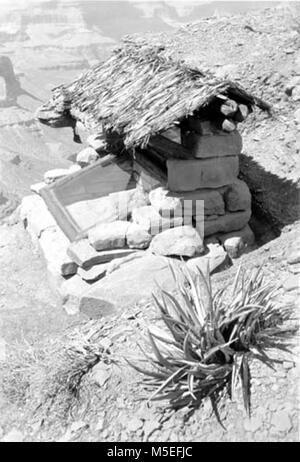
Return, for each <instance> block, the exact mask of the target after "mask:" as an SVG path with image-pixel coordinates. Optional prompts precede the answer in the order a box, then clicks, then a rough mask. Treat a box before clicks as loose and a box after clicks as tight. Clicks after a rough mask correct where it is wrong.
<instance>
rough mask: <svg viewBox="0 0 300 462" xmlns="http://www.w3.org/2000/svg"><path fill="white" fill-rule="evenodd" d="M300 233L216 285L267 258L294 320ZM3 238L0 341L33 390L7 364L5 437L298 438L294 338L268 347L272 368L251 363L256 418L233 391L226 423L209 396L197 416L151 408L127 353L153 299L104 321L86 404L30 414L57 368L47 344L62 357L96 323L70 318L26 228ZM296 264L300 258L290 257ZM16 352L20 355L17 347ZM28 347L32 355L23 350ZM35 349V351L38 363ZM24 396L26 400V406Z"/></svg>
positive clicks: (86, 384) (9, 230) (225, 406)
mask: <svg viewBox="0 0 300 462" xmlns="http://www.w3.org/2000/svg"><path fill="white" fill-rule="evenodd" d="M298 234H299V226H298V225H294V226H290V228H288V229H286V230H285V231H284V232H283V233H282V235H281V237H280V238H278V239H276V240H274V241H272V242H269V243H268V244H266V245H264V246H263V247H261V248H260V249H258V250H256V251H254V252H252V253H251V254H248V255H244V256H243V257H241V258H240V259H239V261H236V263H235V264H234V266H233V267H232V268H230V269H228V270H226V271H224V272H221V273H218V274H216V275H214V276H213V278H212V281H213V285H214V287H215V289H217V288H219V287H222V286H224V285H228V284H229V283H230V281H231V280H232V276H233V274H234V273H235V271H236V270H237V266H238V264H239V263H241V264H242V265H243V266H246V267H247V268H252V267H257V266H259V265H261V264H262V265H263V268H264V272H265V274H266V277H267V279H268V280H270V279H271V280H272V281H274V282H275V281H276V282H277V283H278V284H279V286H280V299H279V302H280V303H282V304H284V305H286V304H291V305H292V306H293V307H294V310H295V315H296V316H297V310H298V300H299V284H298V274H299V272H300V267H299V260H300V259H299V249H300V242H299V238H298ZM1 237H2V238H3V239H2V241H1V242H3V244H2V245H1V271H2V272H5V275H6V276H7V277H6V278H5V280H6V281H8V284H6V285H5V286H3V287H1V291H0V292H1V295H2V305H1V315H2V320H3V321H2V339H4V340H5V342H6V353H7V357H8V358H9V360H10V361H14V362H15V364H14V365H13V367H12V370H14V366H15V368H16V369H17V371H18V370H19V369H18V368H19V367H20V361H21V371H22V369H23V374H24V376H25V377H26V378H28V377H27V376H26V369H28V370H29V371H30V373H31V377H30V380H31V385H30V387H31V388H28V384H27V383H25V382H26V380H25V379H24V376H22V375H21V377H20V376H18V375H17V374H16V373H15V374H14V379H15V382H11V378H10V379H7V377H11V376H10V375H8V376H7V369H6V367H7V366H6V367H5V368H4V370H3V369H2V377H4V378H5V380H4V385H5V386H4V387H3V388H2V392H1V400H0V403H1V416H2V423H1V433H2V437H3V440H4V441H9V440H15V439H19V440H26V441H30V440H34V441H36V440H42V441H44V440H51V441H53V440H60V441H94V440H97V441H128V440H132V441H297V440H298V437H299V419H298V416H299V392H298V377H299V361H298V358H299V340H298V338H297V337H295V338H294V340H293V341H292V348H291V350H292V353H291V354H288V353H284V354H283V353H278V351H273V352H271V356H272V357H274V358H275V359H276V358H277V359H281V360H282V361H283V363H280V364H278V365H275V369H274V370H273V371H272V370H270V369H268V368H267V367H266V366H262V365H261V364H258V363H256V362H255V361H254V362H253V363H252V365H251V370H252V417H251V419H250V420H249V418H248V417H247V415H246V413H245V411H244V410H243V404H242V398H241V395H240V394H238V396H237V397H236V399H235V400H234V401H230V400H229V398H228V397H227V398H224V399H223V400H222V402H221V406H220V416H221V419H222V422H223V425H224V427H225V428H222V427H221V426H220V424H219V423H218V422H217V420H216V417H215V416H214V414H213V413H212V409H211V406H210V403H209V402H204V403H203V405H202V407H201V408H200V409H198V410H196V411H195V412H194V413H191V415H189V414H188V413H187V411H186V410H180V411H177V412H173V411H168V410H166V408H165V407H164V406H161V405H156V404H153V405H151V406H150V408H148V407H147V406H146V403H145V399H144V398H145V394H144V390H143V387H142V385H141V383H140V381H141V377H140V376H139V374H138V373H136V372H134V371H133V370H132V369H131V368H129V367H128V365H127V364H126V362H125V361H124V358H127V359H130V358H134V357H135V356H133V351H136V344H137V341H141V337H140V335H141V332H144V331H145V328H146V326H147V325H149V322H153V318H154V317H155V316H156V314H157V313H156V312H155V310H154V308H153V306H152V303H151V302H146V301H144V302H141V303H138V304H136V305H135V306H132V307H130V308H128V309H126V310H125V311H123V312H122V314H120V315H117V316H113V317H110V318H105V319H104V320H103V322H102V321H100V324H101V329H103V333H102V334H101V337H102V338H101V342H102V344H103V345H104V347H105V348H106V349H107V355H106V356H105V357H104V358H103V360H101V361H100V362H99V363H98V364H97V365H96V366H95V367H94V368H93V369H92V370H91V371H90V372H89V373H88V374H87V376H86V377H85V379H84V381H83V383H82V386H81V393H80V400H79V402H78V403H77V401H76V400H75V409H74V410H73V413H72V415H71V416H68V418H65V417H64V418H63V419H62V415H61V412H62V411H63V405H62V404H61V402H59V403H57V404H54V406H53V410H52V411H51V413H46V416H43V417H41V415H39V414H37V415H32V406H33V403H34V402H35V399H36V396H37V395H38V394H39V393H40V390H39V391H38V388H39V386H40V383H41V382H42V383H44V386H45V382H43V381H42V379H41V377H43V375H45V374H46V371H48V373H49V369H47V367H49V364H50V366H51V367H54V365H55V359H54V358H55V356H54V357H52V356H51V355H52V353H51V351H52V347H51V345H52V344H53V346H54V351H55V352H56V353H55V354H57V350H58V349H60V348H62V345H64V342H66V340H65V338H68V337H69V336H71V333H74V331H76V329H77V328H78V326H80V327H79V328H80V329H82V331H84V329H91V328H92V326H93V327H94V326H95V324H90V322H88V324H86V321H85V320H84V319H83V318H81V319H78V318H73V317H67V316H66V315H64V313H63V311H62V310H61V309H60V307H59V303H58V301H57V299H56V298H55V297H54V296H53V293H51V291H50V289H49V287H48V285H47V281H46V280H41V278H40V274H41V272H44V271H45V267H44V262H43V261H41V259H40V257H39V256H38V255H35V256H34V257H33V256H32V250H33V249H32V248H31V244H30V241H29V239H28V236H26V233H25V232H24V231H23V230H22V229H21V227H20V225H18V224H15V225H10V226H6V227H2V228H1ZM16 242H19V244H20V245H19V249H18V253H17V255H14V254H13V252H12V249H15V246H16ZM295 261H298V263H293V262H295ZM24 262H26V263H25V265H24ZM33 263H34V264H33ZM37 280H38V285H37ZM37 287H38V290H37ZM20 294H22V297H20ZM11 305H13V306H14V310H12V309H11ZM29 307H30V309H29ZM58 320H59V322H58ZM151 320H152V321H151ZM74 325H75V326H74ZM68 326H69V329H67V334H65V332H66V328H67V327H68ZM84 326H85V327H84ZM75 335H77V334H75ZM24 339H26V343H25V344H24ZM57 342H58V343H57ZM101 342H100V343H101ZM32 345H33V347H32ZM45 345H47V346H46V350H45ZM20 348H21V349H22V350H23V353H22V352H21V353H20ZM24 351H25V352H27V356H26V355H25V354H24ZM2 352H3V347H2ZM16 352H18V354H17V353H16ZM32 352H34V355H35V360H34V367H33V366H32V361H33V360H32V355H33V353H32ZM28 355H29V356H30V358H31V359H30V361H29V360H28ZM39 355H41V358H42V360H41V362H39V359H38V358H39ZM65 366H66V364H65ZM46 377H47V375H46ZM125 377H126V378H125ZM48 379H49V377H48ZM29 383H30V381H29ZM36 387H37V388H36ZM46 389H47V386H46ZM22 393H23V394H22ZM26 397H27V399H28V400H29V401H27V404H26V399H25V398H26ZM12 411H13V412H12ZM45 417H46V418H45ZM42 418H45V421H44V424H43V425H42V426H41V420H42Z"/></svg>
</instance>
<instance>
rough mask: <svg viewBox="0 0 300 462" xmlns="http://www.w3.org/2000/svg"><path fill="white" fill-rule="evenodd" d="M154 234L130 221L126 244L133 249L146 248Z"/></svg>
mask: <svg viewBox="0 0 300 462" xmlns="http://www.w3.org/2000/svg"><path fill="white" fill-rule="evenodd" d="M151 239H152V236H151V234H150V233H148V231H146V230H145V229H144V228H142V227H141V226H139V225H137V224H136V223H130V224H129V226H128V228H127V231H126V244H127V245H128V247H129V248H132V249H146V248H147V247H149V244H150V242H151Z"/></svg>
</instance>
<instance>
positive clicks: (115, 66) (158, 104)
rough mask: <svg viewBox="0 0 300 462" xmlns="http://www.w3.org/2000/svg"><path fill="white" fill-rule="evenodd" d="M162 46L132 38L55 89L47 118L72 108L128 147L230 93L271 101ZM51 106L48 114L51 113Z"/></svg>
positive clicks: (73, 112) (43, 116)
mask: <svg viewBox="0 0 300 462" xmlns="http://www.w3.org/2000/svg"><path fill="white" fill-rule="evenodd" d="M162 52H163V49H162V48H159V47H149V46H137V45H136V44H132V43H130V44H126V45H125V46H124V47H123V48H121V49H118V50H115V51H114V53H113V55H112V56H111V57H110V58H109V59H108V60H107V61H106V62H104V63H101V64H99V65H97V66H95V67H93V68H91V69H90V70H89V71H87V72H86V73H84V74H83V75H81V76H80V77H79V78H78V79H76V80H75V81H74V82H72V83H71V84H70V85H62V86H60V87H58V88H56V89H55V90H54V91H53V97H52V100H51V101H50V102H49V103H47V104H46V105H45V106H44V107H43V108H42V110H41V111H40V112H39V115H38V117H39V118H40V119H44V120H45V119H47V117H49V112H51V110H52V112H51V113H52V114H53V109H54V111H55V112H56V113H57V115H58V116H59V115H61V116H63V115H68V114H71V116H72V117H74V118H75V119H79V120H81V121H83V123H84V124H85V125H87V126H88V127H89V128H92V129H93V130H94V131H100V130H102V127H104V128H105V129H106V130H113V131H116V132H118V133H120V134H122V135H123V137H124V143H125V146H126V147H127V148H131V147H135V146H142V147H145V146H146V145H147V143H148V140H149V138H150V136H152V135H153V134H157V133H160V132H162V131H164V130H167V129H168V128H170V127H171V126H172V125H174V123H176V122H179V121H181V120H182V119H183V118H185V117H186V116H188V115H190V114H192V113H194V111H197V110H199V109H201V108H204V107H205V106H207V105H208V104H209V103H210V102H211V101H212V100H213V99H214V98H215V97H216V96H217V95H226V96H229V97H230V98H232V99H236V100H237V101H239V102H242V103H244V104H247V105H248V106H252V105H257V106H259V107H260V108H261V109H264V110H266V109H269V106H268V105H267V104H266V103H264V102H263V101H261V100H259V99H258V98H256V97H254V96H252V95H250V94H249V93H247V92H246V91H245V90H244V89H243V88H242V87H241V86H239V85H237V84H236V83H233V82H231V81H221V80H220V79H217V78H216V77H215V76H214V75H213V74H207V72H206V73H205V74H204V73H202V72H199V70H195V69H191V68H189V67H187V66H186V65H184V64H183V63H180V62H178V61H174V60H172V59H171V58H170V57H167V56H165V55H164V54H163V53H162ZM47 112H48V115H47Z"/></svg>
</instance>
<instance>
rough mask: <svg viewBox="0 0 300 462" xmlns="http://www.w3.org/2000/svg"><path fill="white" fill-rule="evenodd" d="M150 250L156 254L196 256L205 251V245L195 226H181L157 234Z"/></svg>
mask: <svg viewBox="0 0 300 462" xmlns="http://www.w3.org/2000/svg"><path fill="white" fill-rule="evenodd" d="M149 250H150V251H151V252H152V253H154V254H156V255H164V256H168V255H176V256H180V257H194V256H196V255H201V253H203V252H204V246H203V241H202V239H201V237H200V235H199V234H198V232H197V230H196V229H195V228H193V227H192V226H180V227H178V228H173V229H168V230H166V231H163V232H162V233H160V234H157V235H156V236H155V237H154V238H153V240H152V242H151V244H150V248H149Z"/></svg>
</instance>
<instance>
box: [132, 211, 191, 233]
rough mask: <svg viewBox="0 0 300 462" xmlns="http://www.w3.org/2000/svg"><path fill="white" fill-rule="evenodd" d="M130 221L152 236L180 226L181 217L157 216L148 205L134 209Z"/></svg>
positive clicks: (181, 222)
mask: <svg viewBox="0 0 300 462" xmlns="http://www.w3.org/2000/svg"><path fill="white" fill-rule="evenodd" d="M132 221H133V222H134V223H136V224H138V225H139V226H140V227H142V228H143V229H145V230H146V231H147V232H148V233H149V234H151V235H152V236H154V235H156V234H158V233H160V232H161V231H164V230H166V229H170V228H174V227H176V226H182V224H183V216H182V215H180V216H174V217H170V216H169V217H167V216H165V214H164V215H161V214H159V213H158V212H157V211H156V210H155V208H154V207H152V205H148V206H144V207H139V208H137V209H134V210H133V212H132ZM190 221H191V219H190ZM188 224H190V223H188Z"/></svg>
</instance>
